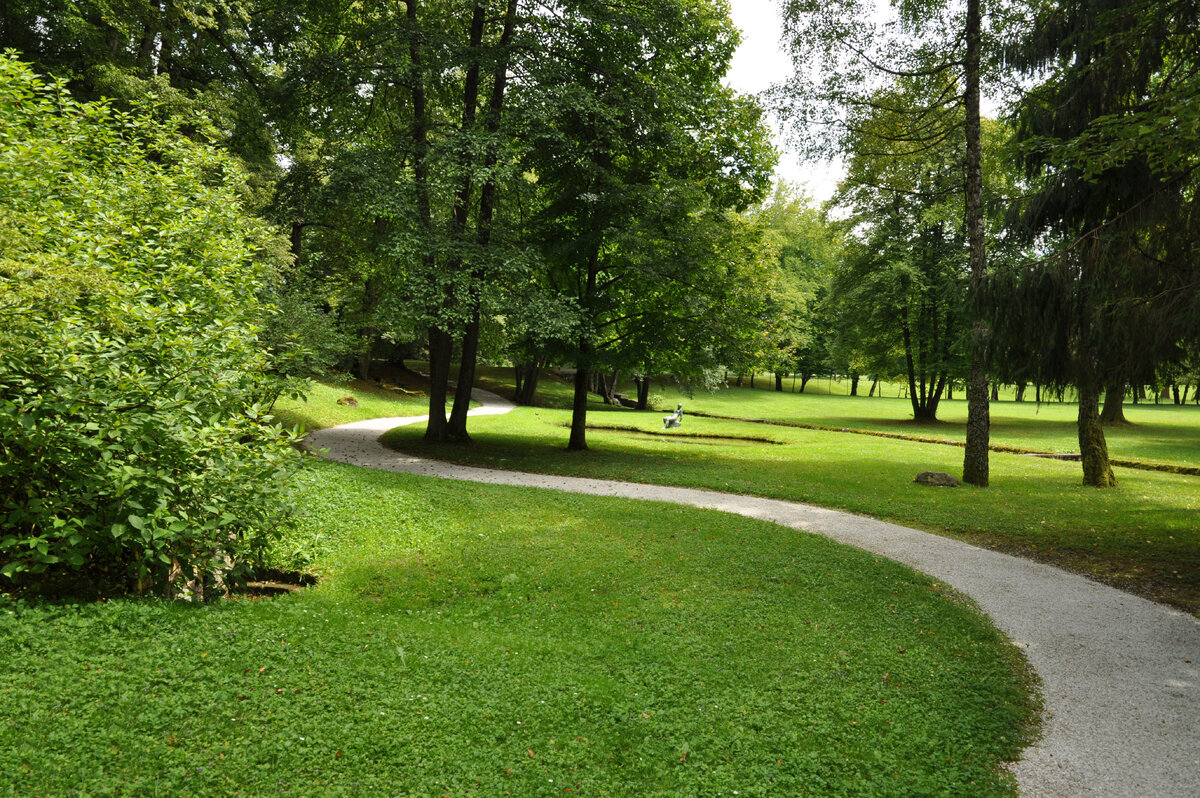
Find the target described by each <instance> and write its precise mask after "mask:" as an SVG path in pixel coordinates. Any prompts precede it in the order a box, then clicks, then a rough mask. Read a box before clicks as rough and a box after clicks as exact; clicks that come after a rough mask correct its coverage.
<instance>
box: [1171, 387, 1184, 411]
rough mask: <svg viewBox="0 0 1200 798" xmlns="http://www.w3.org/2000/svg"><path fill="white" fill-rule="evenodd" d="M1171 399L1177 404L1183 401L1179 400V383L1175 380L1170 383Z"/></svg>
mask: <svg viewBox="0 0 1200 798" xmlns="http://www.w3.org/2000/svg"><path fill="white" fill-rule="evenodd" d="M1171 399H1172V401H1173V402H1174V404H1177V405H1180V404H1183V402H1180V401H1179V383H1177V382H1173V383H1171Z"/></svg>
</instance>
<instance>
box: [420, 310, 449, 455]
mask: <svg viewBox="0 0 1200 798" xmlns="http://www.w3.org/2000/svg"><path fill="white" fill-rule="evenodd" d="M453 354H454V340H453V339H452V338H451V337H450V334H449V333H447V332H444V331H442V330H439V329H438V328H437V327H430V328H429V421H427V422H426V424H425V440H427V441H430V442H441V441H445V440H446V434H447V429H448V424H447V422H446V396H447V393H448V382H449V380H450V358H451V357H452V356H453Z"/></svg>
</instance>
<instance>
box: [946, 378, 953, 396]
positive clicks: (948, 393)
mask: <svg viewBox="0 0 1200 798" xmlns="http://www.w3.org/2000/svg"><path fill="white" fill-rule="evenodd" d="M946 399H947V400H948V401H954V380H950V381H949V382H947V383H946Z"/></svg>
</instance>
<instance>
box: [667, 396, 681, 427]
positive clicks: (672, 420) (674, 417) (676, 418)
mask: <svg viewBox="0 0 1200 798" xmlns="http://www.w3.org/2000/svg"><path fill="white" fill-rule="evenodd" d="M681 424H683V403H682V402H680V403H679V404H678V405H676V406H675V412H674V413H672V414H671V415H669V416H663V429H675V428H676V427H678V426H680V425H681Z"/></svg>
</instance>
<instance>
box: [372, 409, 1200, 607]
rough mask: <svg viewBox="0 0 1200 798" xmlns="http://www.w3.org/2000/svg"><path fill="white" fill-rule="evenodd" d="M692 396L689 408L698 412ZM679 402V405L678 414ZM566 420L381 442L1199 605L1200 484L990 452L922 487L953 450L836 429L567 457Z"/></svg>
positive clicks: (722, 425)
mask: <svg viewBox="0 0 1200 798" xmlns="http://www.w3.org/2000/svg"><path fill="white" fill-rule="evenodd" d="M700 401H701V400H700V399H699V397H698V398H697V400H696V403H697V404H698V403H699V402H700ZM685 407H686V405H685ZM660 416H661V413H638V412H636V411H628V410H615V409H609V408H603V407H601V406H595V407H593V409H592V412H591V413H590V414H589V418H590V420H591V421H592V423H593V424H596V425H614V424H615V425H623V426H631V427H637V428H639V429H641V430H643V431H644V432H661V428H662V422H661V420H660V418H659V417H660ZM568 423H569V413H568V412H567V411H564V410H558V409H552V408H519V409H517V410H515V411H513V412H512V413H510V414H508V415H506V416H497V417H488V418H476V419H473V420H472V421H471V427H470V429H471V434H472V436H473V438H474V441H475V443H474V445H472V446H428V445H426V444H424V443H423V442H422V441H421V440H420V435H421V432H422V429H421V427H420V425H417V426H416V427H407V428H400V429H396V430H393V431H392V432H390V433H388V435H387V436H385V440H386V441H387V442H388V443H389V445H392V446H395V447H397V448H401V449H403V450H405V451H409V452H414V453H419V454H425V455H428V456H432V457H437V458H441V459H447V460H454V461H458V462H469V463H473V464H478V465H487V466H494V467H498V468H508V469H513V470H521V471H537V472H543V473H555V474H568V475H575V476H590V477H601V478H610V479H621V480H630V481H636V482H651V483H658V484H669V485H683V486H690V487H699V488H707V489H712V490H719V491H727V492H732V493H745V494H752V495H760V496H767V497H772V498H780V499H790V500H795V501H804V502H811V503H815V504H819V505H822V506H827V507H836V508H841V509H845V510H849V511H852V512H858V513H863V514H867V515H871V516H874V517H879V518H885V519H888V520H893V521H897V522H899V523H904V524H908V525H911V526H915V527H917V528H920V529H926V530H930V531H933V532H938V533H942V534H948V535H951V536H954V537H958V538H961V539H964V540H968V541H971V542H974V543H978V544H981V545H986V546H989V547H992V548H998V549H1001V550H1004V551H1010V552H1013V553H1017V554H1021V555H1023V556H1030V557H1033V558H1036V559H1040V560H1044V561H1048V562H1052V563H1056V564H1059V565H1063V566H1066V567H1068V568H1072V569H1075V570H1078V571H1081V572H1084V573H1087V574H1089V575H1091V576H1093V577H1095V578H1097V579H1100V580H1102V581H1105V582H1108V583H1110V584H1113V585H1116V586H1119V587H1122V588H1125V589H1129V590H1134V591H1136V592H1140V593H1142V594H1145V595H1148V596H1151V597H1153V598H1156V599H1159V600H1163V601H1167V602H1169V603H1172V604H1176V605H1177V606H1180V607H1184V608H1187V609H1189V610H1190V611H1193V612H1195V611H1197V610H1198V609H1200V478H1197V477H1194V476H1184V475H1176V474H1165V473H1156V472H1149V471H1139V470H1133V469H1118V470H1117V473H1118V479H1119V480H1120V485H1119V486H1118V487H1117V488H1115V489H1111V490H1096V489H1094V488H1085V487H1083V486H1082V484H1081V480H1080V475H1079V464H1078V463H1072V462H1062V461H1055V460H1045V459H1040V458H1033V457H1028V456H1020V455H1012V454H1002V453H993V455H992V484H991V487H989V488H987V489H976V488H969V487H962V488H956V489H938V488H929V487H925V486H921V485H917V484H915V483H913V481H912V480H913V477H914V476H915V475H916V474H917V473H918V472H919V471H926V470H933V471H946V472H949V473H958V472H959V470H960V469H961V464H962V450H961V449H959V448H955V447H949V446H939V445H936V444H922V443H914V442H910V441H902V440H892V439H887V438H877V437H871V436H862V435H849V434H843V433H836V432H820V431H813V430H804V429H796V428H789V427H782V426H766V425H761V424H750V423H745V422H739V421H729V420H723V419H709V418H699V417H694V416H692V417H686V416H685V422H684V424H685V426H684V428H683V430H682V431H683V432H687V433H691V434H706V433H710V434H713V435H722V436H738V435H742V436H746V437H748V438H761V437H764V436H765V437H770V438H773V439H775V440H777V441H779V442H781V443H783V444H784V445H771V444H761V443H754V442H751V441H741V442H739V441H730V440H704V439H697V438H685V437H677V436H672V435H670V434H669V433H668V434H666V435H647V434H638V433H633V432H621V431H606V430H592V431H590V432H589V433H588V442H589V446H590V447H591V448H590V451H588V452H567V451H566V450H565V444H566V440H567V429H566V425H567V424H568Z"/></svg>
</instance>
